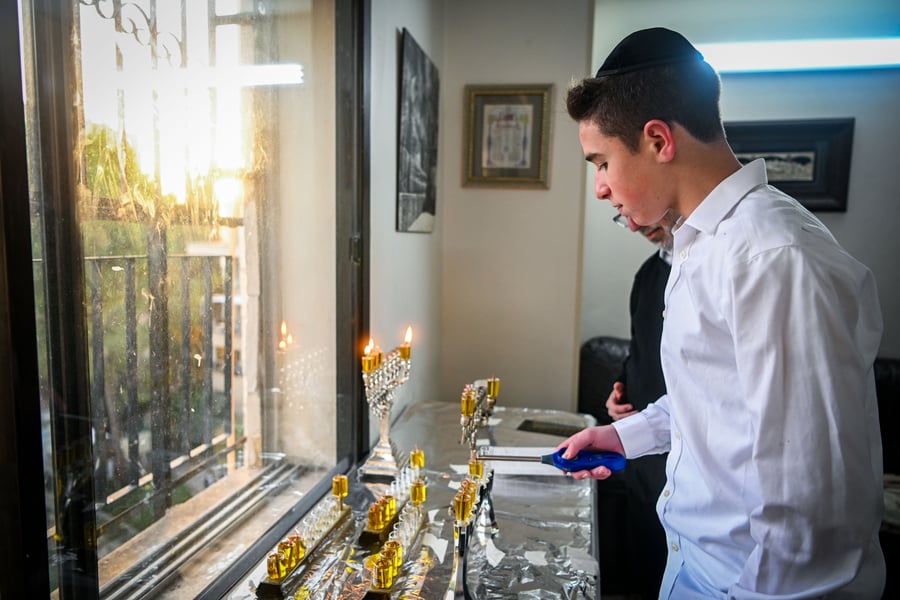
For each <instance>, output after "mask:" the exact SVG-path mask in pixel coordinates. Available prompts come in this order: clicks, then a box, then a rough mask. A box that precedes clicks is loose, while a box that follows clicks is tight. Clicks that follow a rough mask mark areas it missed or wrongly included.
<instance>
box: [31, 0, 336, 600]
mask: <svg viewBox="0 0 900 600" xmlns="http://www.w3.org/2000/svg"><path fill="white" fill-rule="evenodd" d="M70 1H71V3H72V6H73V8H72V12H71V18H70V19H69V20H70V21H71V23H65V27H64V29H65V30H66V31H67V32H68V34H69V38H68V40H66V42H67V43H68V44H69V45H70V47H69V49H68V51H67V52H65V53H64V55H65V56H66V60H65V61H64V65H63V67H62V68H63V69H65V71H66V75H67V79H68V80H70V81H72V82H74V83H73V85H72V89H71V90H69V91H68V93H70V94H71V95H72V98H71V101H72V104H73V105H74V107H75V110H74V111H72V112H71V113H68V114H67V117H68V119H69V120H70V121H72V122H68V123H67V124H66V128H67V130H68V131H69V133H70V136H69V138H70V139H66V140H63V141H61V142H60V147H56V148H49V149H48V148H41V147H40V146H39V144H40V141H39V138H38V132H39V131H40V129H41V127H42V124H41V123H40V122H39V120H38V118H37V117H36V116H34V115H38V114H45V113H44V112H42V111H41V110H40V109H39V107H40V106H41V104H42V103H44V102H49V101H50V99H49V98H47V97H46V94H47V93H48V92H47V91H46V90H44V89H42V88H41V82H40V80H39V79H37V78H35V76H34V74H35V73H41V72H42V69H43V68H45V67H46V65H45V64H44V61H45V59H44V58H43V57H42V54H41V50H40V48H37V49H35V50H34V51H33V52H32V51H29V50H28V48H29V46H30V45H31V43H32V42H31V41H32V40H33V37H32V36H34V35H35V33H34V30H29V27H31V26H32V25H33V26H34V27H41V26H42V24H41V23H42V22H43V21H40V20H35V21H33V22H32V20H31V14H32V11H34V10H35V9H36V7H37V6H38V5H40V1H39V0H30V1H29V0H21V2H20V8H21V14H22V21H23V23H24V24H26V26H25V27H23V40H24V47H23V56H24V57H25V65H24V75H25V79H26V82H27V83H26V104H27V112H28V114H30V115H33V116H32V117H30V122H29V135H30V137H31V139H30V140H29V152H30V155H29V162H30V170H31V173H32V176H31V177H32V181H41V180H42V163H43V164H46V159H45V160H43V161H42V160H41V158H40V157H41V156H43V157H47V156H48V155H55V156H56V157H58V158H59V160H72V157H73V156H74V160H72V168H71V172H72V173H73V174H74V175H73V179H74V180H73V181H71V182H67V183H68V184H69V185H70V186H71V189H72V190H74V194H73V196H72V197H73V198H74V200H72V201H73V202H77V209H78V210H77V214H78V227H79V233H80V238H79V239H80V243H81V250H82V252H81V255H79V256H70V257H68V259H69V260H72V261H79V263H80V264H81V268H82V270H83V273H84V278H83V279H84V282H83V285H84V288H83V297H84V323H85V326H84V328H85V330H86V331H85V332H84V336H85V339H86V346H87V347H86V348H85V352H86V359H85V361H84V364H86V365H87V369H86V370H87V371H88V372H87V373H85V374H84V377H85V379H86V381H87V385H86V387H89V394H90V409H89V411H90V414H85V415H75V416H76V417H83V418H87V419H89V420H90V437H91V445H92V448H91V449H92V452H91V457H92V461H93V462H92V465H91V466H90V470H91V473H92V476H93V490H94V507H95V510H96V531H95V534H91V535H88V536H87V537H88V538H89V539H90V538H91V537H92V535H95V536H96V537H95V540H96V552H97V557H98V560H99V583H98V585H99V587H100V590H101V597H110V598H113V597H116V598H118V597H137V596H139V595H140V594H142V593H144V592H146V591H147V589H149V588H151V587H154V586H156V585H158V584H159V582H160V581H162V580H163V578H164V577H165V576H167V575H168V574H169V573H170V572H177V573H178V574H179V575H180V577H175V578H170V579H171V580H176V581H177V583H175V584H172V586H170V588H169V589H167V591H166V592H165V594H164V595H167V596H169V597H172V598H185V597H193V595H195V594H196V593H197V592H199V591H200V590H202V589H203V588H204V587H206V586H207V585H208V584H209V583H210V581H211V580H213V579H214V578H215V576H216V575H217V574H219V573H220V572H221V571H222V570H223V569H224V568H225V567H227V566H228V564H230V563H231V562H232V561H233V560H234V559H235V558H237V557H238V556H239V555H240V554H241V552H242V551H245V550H246V549H247V546H248V545H249V544H250V543H252V541H253V540H255V539H256V538H258V537H259V536H260V535H261V534H262V533H263V532H264V531H265V530H266V529H267V528H268V527H269V526H271V524H272V523H273V522H274V521H275V520H276V519H277V517H278V516H280V515H281V514H283V513H284V512H285V510H286V509H288V508H289V507H291V506H293V505H294V504H295V503H296V502H297V500H298V498H299V497H300V496H301V495H302V494H303V493H304V492H305V491H307V490H308V489H309V488H310V487H311V486H312V485H313V484H315V483H316V482H318V481H319V480H320V479H321V478H322V477H323V475H324V473H326V472H327V471H328V470H329V469H331V468H332V467H333V466H334V465H335V463H336V461H337V457H336V431H335V429H336V427H335V420H336V410H335V409H336V383H335V381H336V374H335V373H336V366H335V357H336V348H335V330H336V312H335V306H336V289H335V280H336V277H335V270H336V265H335V256H336V252H335V228H336V222H335V188H336V186H335V175H334V173H335V158H334V156H335V152H334V147H335V99H334V89H335V75H334V55H335V52H334V25H333V17H334V6H333V2H332V1H331V0H309V1H305V2H304V1H297V0H284V1H279V0H229V1H225V0H217V1H212V2H194V1H192V0H132V1H128V2H124V1H122V0H70ZM42 94H45V96H42ZM40 139H49V138H40ZM32 195H33V198H32V206H33V214H34V228H35V231H34V235H33V239H34V240H35V246H34V251H33V258H34V264H35V282H36V288H35V297H36V305H37V312H38V314H37V315H36V318H37V322H38V324H39V325H38V331H39V338H40V339H39V342H40V343H41V345H42V347H43V348H44V360H43V365H42V366H43V368H42V378H43V379H44V380H45V381H44V382H43V388H44V389H45V390H48V392H47V394H46V395H45V397H44V398H43V400H44V413H45V415H46V418H45V423H46V425H45V448H46V451H45V455H46V458H47V460H46V462H45V464H46V469H47V473H46V480H47V498H48V501H47V507H48V518H47V522H48V527H49V530H48V544H49V547H50V550H51V556H54V554H55V555H56V557H57V558H56V560H55V561H54V560H53V559H51V570H52V572H51V578H52V579H53V580H54V581H56V578H57V576H58V574H57V572H56V570H57V566H58V565H60V564H64V563H65V560H66V557H65V556H64V554H65V552H66V549H67V546H66V543H65V542H66V541H65V540H64V539H62V538H63V537H64V536H63V533H61V532H62V531H63V528H62V527H61V526H60V522H61V519H64V518H66V517H65V515H64V514H62V513H63V511H64V507H65V506H66V503H67V501H69V500H71V499H70V498H67V496H66V494H67V490H66V489H60V485H58V484H57V483H56V482H58V481H62V478H60V477H58V475H59V473H58V472H57V471H58V470H59V468H60V464H61V461H62V460H63V458H62V457H61V456H59V455H58V454H57V453H56V452H54V450H53V449H54V448H57V447H59V444H58V443H57V442H59V440H60V439H62V438H61V437H60V436H63V435H64V432H62V431H60V429H62V427H61V426H60V425H57V423H59V422H61V421H59V420H58V417H59V415H54V411H55V410H58V409H57V408H56V407H55V406H54V403H53V402H52V401H51V396H52V392H50V391H49V390H52V389H54V385H53V382H52V381H51V380H52V378H53V375H52V374H51V372H49V370H48V369H47V368H46V365H47V363H48V362H50V363H52V362H53V361H66V360H69V359H70V358H71V357H67V356H53V352H54V350H53V348H54V346H53V344H52V343H51V342H50V341H49V340H48V339H47V338H48V336H50V334H48V333H47V328H46V327H45V326H44V325H43V323H44V321H45V318H46V315H47V314H48V313H52V312H53V311H54V310H55V308H54V302H56V299H55V298H56V296H54V294H52V293H45V292H46V289H45V286H44V284H43V282H44V278H45V272H46V269H47V268H48V261H49V260H51V259H50V258H45V254H46V252H45V248H44V244H46V243H48V241H47V240H48V237H52V234H51V233H48V232H49V231H50V229H51V228H49V227H48V224H47V223H45V222H44V218H45V214H46V211H45V203H47V202H49V201H50V200H51V196H52V194H50V193H49V192H48V191H46V190H44V189H43V188H42V187H41V186H34V189H33V192H32ZM63 197H68V196H65V194H64V195H63ZM59 266H60V268H65V265H59ZM67 417H68V418H71V417H73V415H67ZM54 565H57V566H54ZM62 595H65V594H64V593H63V594H62Z"/></svg>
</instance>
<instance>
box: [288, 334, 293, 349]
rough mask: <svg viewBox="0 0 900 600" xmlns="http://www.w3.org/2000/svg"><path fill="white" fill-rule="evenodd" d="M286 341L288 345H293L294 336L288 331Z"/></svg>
mask: <svg viewBox="0 0 900 600" xmlns="http://www.w3.org/2000/svg"><path fill="white" fill-rule="evenodd" d="M287 343H288V346H293V345H294V336H293V335H291V334H290V333H289V334H288V336H287Z"/></svg>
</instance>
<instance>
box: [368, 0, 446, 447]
mask: <svg viewBox="0 0 900 600" xmlns="http://www.w3.org/2000/svg"><path fill="white" fill-rule="evenodd" d="M404 27H405V28H406V29H408V30H409V31H410V33H411V34H412V36H413V38H415V40H416V42H418V44H419V46H420V47H421V48H422V49H423V50H424V51H425V54H426V55H427V56H428V57H429V58H430V59H431V61H432V62H433V63H434V64H435V65H436V66H437V68H438V73H439V76H440V77H441V78H442V80H441V86H443V85H444V82H443V69H442V68H441V65H442V62H443V48H444V28H443V26H442V2H441V1H440V0H387V1H385V0H374V1H373V2H372V29H371V35H372V42H371V66H372V74H371V85H372V90H371V107H372V123H371V144H372V145H371V161H370V168H371V177H372V179H371V223H370V227H371V241H370V251H371V266H370V269H371V270H370V280H371V281H370V303H371V306H370V315H369V322H370V327H371V335H372V337H374V338H375V341H376V343H378V345H379V346H381V349H382V350H383V351H385V352H386V351H388V350H390V349H392V348H394V347H396V346H397V345H398V344H400V343H401V342H402V341H403V335H404V333H405V332H406V327H407V325H412V327H413V335H414V339H413V350H412V371H411V374H410V379H409V382H407V383H406V384H405V385H404V386H403V387H401V388H400V389H399V390H398V392H397V395H396V397H395V405H394V406H395V408H394V411H393V415H394V416H396V415H398V414H400V412H401V411H402V410H403V408H404V407H405V406H406V405H408V404H409V403H410V402H413V401H422V400H430V399H432V398H433V397H434V389H435V382H436V381H437V380H438V378H439V376H440V370H439V364H440V354H439V353H440V345H439V344H440V338H441V324H440V305H441V228H440V227H439V224H440V222H441V220H442V219H443V218H444V215H443V214H442V213H443V210H444V206H445V202H444V199H443V198H442V196H441V194H440V191H439V192H438V198H437V224H438V226H436V227H435V231H434V232H432V233H399V232H397V231H396V227H395V223H396V210H397V209H396V196H397V106H398V103H397V95H398V89H399V84H398V82H399V74H398V60H399V48H400V39H401V37H400V36H401V32H402V30H403V28H404ZM441 109H442V108H441ZM438 135H439V136H442V135H443V132H439V133H438ZM442 162H443V161H442V157H441V155H440V152H439V153H438V183H440V180H441V177H442V172H443V171H444V167H443V164H442ZM370 432H371V439H372V443H373V444H374V443H375V442H377V440H378V436H377V423H376V422H375V421H374V419H373V420H372V422H371V427H370ZM401 450H402V451H408V450H409V448H401Z"/></svg>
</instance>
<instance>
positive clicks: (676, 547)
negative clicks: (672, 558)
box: [672, 543, 678, 552]
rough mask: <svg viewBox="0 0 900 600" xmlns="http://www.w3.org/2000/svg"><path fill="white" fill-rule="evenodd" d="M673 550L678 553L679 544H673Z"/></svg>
mask: <svg viewBox="0 0 900 600" xmlns="http://www.w3.org/2000/svg"><path fill="white" fill-rule="evenodd" d="M672 550H674V551H675V552H678V544H674V543H673V544H672Z"/></svg>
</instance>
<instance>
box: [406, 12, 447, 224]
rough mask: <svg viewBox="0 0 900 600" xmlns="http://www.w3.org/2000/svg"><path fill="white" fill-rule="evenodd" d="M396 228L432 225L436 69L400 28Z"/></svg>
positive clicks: (434, 167) (408, 34) (436, 124)
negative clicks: (401, 33)
mask: <svg viewBox="0 0 900 600" xmlns="http://www.w3.org/2000/svg"><path fill="white" fill-rule="evenodd" d="M400 65H401V68H400V125H399V128H400V131H399V135H398V138H399V139H398V143H397V231H409V232H418V233H429V232H431V231H432V230H433V229H434V217H435V204H436V202H435V201H436V196H437V194H436V191H435V185H436V181H435V175H436V171H437V139H438V91H439V85H438V83H439V82H438V71H437V67H435V66H434V63H432V62H431V60H429V58H428V56H426V54H425V52H424V51H423V50H422V48H421V47H419V44H417V43H416V40H415V39H413V36H412V35H411V34H410V33H409V31H407V30H406V29H404V30H403V41H402V50H401V55H400Z"/></svg>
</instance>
